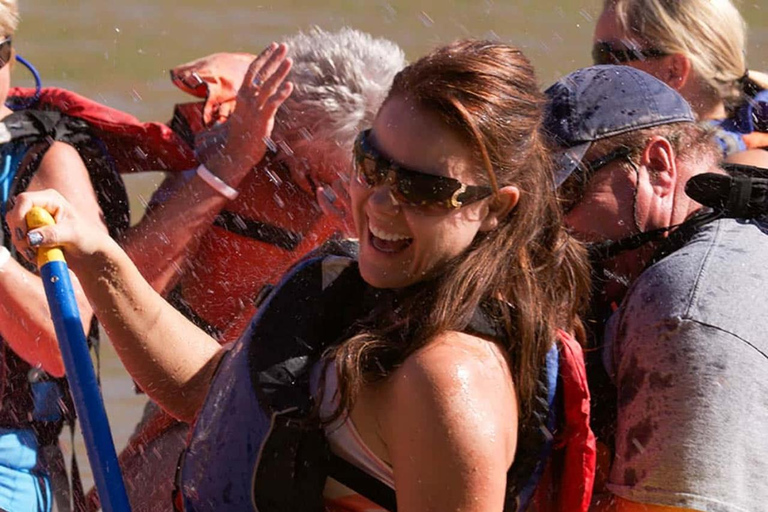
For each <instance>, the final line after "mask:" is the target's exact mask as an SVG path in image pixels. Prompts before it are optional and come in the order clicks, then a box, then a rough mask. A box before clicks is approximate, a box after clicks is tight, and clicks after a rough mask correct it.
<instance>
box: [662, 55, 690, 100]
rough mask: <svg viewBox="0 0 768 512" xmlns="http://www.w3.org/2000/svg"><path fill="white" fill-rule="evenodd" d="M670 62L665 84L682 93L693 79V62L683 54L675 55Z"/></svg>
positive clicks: (671, 56) (669, 57)
mask: <svg viewBox="0 0 768 512" xmlns="http://www.w3.org/2000/svg"><path fill="white" fill-rule="evenodd" d="M667 59H668V60H669V62H668V65H667V69H666V71H665V73H666V76H665V77H664V82H665V83H666V84H667V85H669V86H670V87H672V88H673V89H674V90H676V91H681V90H682V89H683V87H685V84H687V83H688V80H689V79H690V78H691V69H692V67H691V60H690V59H689V58H688V57H686V56H685V55H683V54H682V53H673V54H672V55H669V56H668V57H667Z"/></svg>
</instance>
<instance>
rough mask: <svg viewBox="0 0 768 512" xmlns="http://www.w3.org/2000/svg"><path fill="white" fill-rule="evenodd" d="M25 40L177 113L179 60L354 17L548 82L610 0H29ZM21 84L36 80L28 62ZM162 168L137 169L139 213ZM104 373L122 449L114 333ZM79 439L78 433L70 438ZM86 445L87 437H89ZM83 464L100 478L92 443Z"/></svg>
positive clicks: (758, 32) (580, 55)
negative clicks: (506, 61)
mask: <svg viewBox="0 0 768 512" xmlns="http://www.w3.org/2000/svg"><path fill="white" fill-rule="evenodd" d="M759 2H760V3H758V2H755V1H750V2H745V3H742V4H741V6H740V7H741V10H742V13H743V14H744V17H745V19H747V20H748V22H749V25H750V44H749V53H748V55H749V56H750V58H749V63H750V67H752V68H753V69H757V70H766V69H768V51H767V50H768V4H766V3H765V2H764V0H759ZM20 3H21V6H20V7H21V15H22V21H21V25H20V28H19V30H18V32H17V37H16V38H15V41H14V44H15V46H16V48H17V50H18V51H19V53H20V54H22V55H23V56H25V57H26V58H27V59H29V60H31V61H32V62H33V63H34V64H35V66H36V67H37V69H38V70H39V71H40V74H41V75H42V78H43V82H44V85H48V86H58V87H65V88H68V89H71V90H74V91H76V92H79V93H81V94H84V95H86V96H88V97H90V98H92V99H95V100H97V101H100V102H102V103H105V104H107V105H109V106H111V107H114V108H118V109H121V110H125V111H127V112H129V113H131V114H134V115H135V116H137V117H138V118H140V119H141V120H143V121H166V120H168V119H169V117H170V115H171V112H172V108H173V105H174V103H176V102H183V101H189V97H188V96H185V95H184V94H183V93H181V92H180V91H178V90H177V89H176V88H175V87H174V86H173V85H172V84H171V82H170V80H169V79H168V70H169V69H170V68H172V67H174V66H176V65H178V64H181V63H184V62H188V61H190V60H193V59H196V58H198V57H202V56H204V55H208V54H210V53H214V52H219V51H245V52H250V53H258V51H259V50H260V49H261V48H263V47H264V46H266V45H267V44H268V43H269V42H271V41H272V40H276V39H280V38H281V36H283V35H286V34H291V33H294V32H296V31H298V30H301V29H307V28H310V27H311V26H313V25H318V26H320V27H322V28H324V29H328V30H330V29H336V28H340V27H342V26H345V25H350V26H353V27H355V28H358V29H361V30H365V31H368V32H370V33H372V34H374V35H376V36H381V37H386V38H389V39H392V40H394V41H395V42H397V43H398V44H400V45H401V46H402V47H403V49H404V50H405V51H406V54H407V55H408V57H409V58H410V59H414V58H416V57H418V56H419V55H420V54H422V53H424V52H425V51H427V50H429V49H430V48H432V47H434V46H436V45H438V44H440V43H445V42H449V41H451V40H453V39H456V38H460V37H470V36H471V37H487V38H498V39H501V40H504V41H510V42H512V43H514V44H516V45H518V46H520V47H521V48H523V50H524V51H525V52H526V54H527V55H528V56H529V57H530V58H531V59H532V60H533V62H534V64H535V65H536V68H537V70H538V75H539V80H540V82H541V84H542V86H544V85H547V84H549V83H551V82H552V81H554V80H555V79H557V78H558V77H560V76H562V75H563V74H565V73H568V72H569V71H571V70H573V69H575V68H578V67H581V66H585V65H588V64H589V63H590V58H589V51H590V44H591V37H592V29H593V26H594V22H595V19H596V17H597V14H598V13H599V9H600V5H601V2H600V1H599V0H585V1H580V0H519V1H514V2H513V1H492V0H485V1H482V0H475V1H472V0H393V1H385V0H360V1H354V0H324V1H322V2H320V1H318V0H284V1H281V2H277V1H270V0H265V1H264V2H256V1H253V0H227V1H226V2H224V1H218V2H215V1H210V0H209V1H204V0H131V1H124V2H116V1H108V0H34V1H29V0H20ZM13 83H14V85H27V86H29V85H31V84H32V81H31V79H30V77H29V75H28V74H27V73H26V71H25V70H24V69H23V68H22V67H20V66H19V67H17V68H16V69H15V71H14V75H13ZM160 178H161V175H160V174H158V173H148V174H146V175H141V176H129V177H127V178H126V181H127V183H128V186H129V191H130V194H131V197H132V209H133V217H134V219H136V218H138V217H139V216H140V215H141V205H142V202H143V198H146V197H148V195H149V194H151V191H152V189H153V188H154V187H155V186H156V184H157V182H158V180H159V179H160ZM103 345H104V346H103V349H102V356H101V379H102V384H103V390H104V398H105V401H106V405H107V410H108V413H109V416H110V422H111V426H112V430H113V434H114V438H115V443H116V445H117V446H118V448H121V447H122V446H124V445H125V442H126V440H127V438H128V436H129V435H130V433H131V431H132V429H133V426H134V424H135V423H136V421H137V418H138V417H139V415H140V412H141V408H142V406H143V404H144V401H145V399H144V398H143V397H142V396H140V395H136V394H135V393H134V392H133V385H132V382H131V380H130V378H129V377H128V376H127V374H126V373H125V371H124V370H123V369H122V367H121V365H120V362H119V361H118V360H117V358H116V357H115V355H114V352H113V351H112V350H111V347H110V346H109V344H108V343H104V344H103ZM64 441H65V444H66V445H67V448H69V443H68V442H66V439H65V440H64ZM76 444H81V443H80V442H77V443H76ZM78 452H79V454H80V457H79V458H80V460H81V470H82V471H83V473H84V479H85V480H86V483H88V482H89V481H90V472H89V470H88V468H87V460H86V457H85V451H84V449H83V448H82V446H80V448H79V449H78Z"/></svg>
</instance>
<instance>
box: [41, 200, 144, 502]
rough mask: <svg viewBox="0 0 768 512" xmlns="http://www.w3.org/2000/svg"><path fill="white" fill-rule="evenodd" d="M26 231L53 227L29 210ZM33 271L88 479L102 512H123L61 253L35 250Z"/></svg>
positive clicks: (102, 414) (112, 452)
mask: <svg viewBox="0 0 768 512" xmlns="http://www.w3.org/2000/svg"><path fill="white" fill-rule="evenodd" d="M26 221H27V227H28V228H29V229H34V228H39V227H41V226H46V225H50V224H54V223H55V221H54V220H53V217H52V216H51V214H50V213H48V211H46V210H44V209H43V208H39V207H35V208H32V209H31V210H30V211H29V212H28V213H27V216H26ZM37 266H38V268H39V269H40V276H41V277H42V279H43V286H44V288H45V295H46V297H47V298H48V306H49V308H50V310H51V318H52V319H53V325H54V328H55V330H56V337H57V338H58V340H59V348H60V349H61V356H62V359H63V360H64V367H65V369H66V372H67V379H68V380H69V387H70V389H71V391H72V397H73V398H74V402H75V409H76V410H77V416H78V417H79V419H80V427H81V430H82V432H83V439H84V440H85V447H86V450H87V451H88V460H89V461H90V463H91V471H92V472H93V479H94V481H95V482H96V489H98V491H99V496H100V497H101V503H102V507H103V509H104V511H105V512H129V511H130V505H129V503H128V495H127V494H126V492H125V484H124V483H123V477H122V475H121V473H120V466H119V465H118V463H117V454H116V453H115V445H114V442H113V440H112V432H111V431H110V430H109V421H108V419H107V413H106V410H105V409H104V402H103V401H102V399H101V392H100V390H99V386H98V383H97V381H96V373H95V372H94V370H93V363H92V362H91V356H90V353H89V351H88V342H87V341H86V337H85V332H83V324H82V322H81V320H80V311H79V310H78V307H77V302H76V300H75V294H74V291H73V290H72V281H71V280H70V278H69V270H68V269H67V263H66V262H65V261H64V253H63V252H62V251H61V249H59V248H49V249H42V248H41V249H38V251H37Z"/></svg>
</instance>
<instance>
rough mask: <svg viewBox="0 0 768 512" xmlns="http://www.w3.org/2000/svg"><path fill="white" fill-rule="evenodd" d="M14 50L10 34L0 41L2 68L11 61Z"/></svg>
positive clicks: (0, 64) (0, 62)
mask: <svg viewBox="0 0 768 512" xmlns="http://www.w3.org/2000/svg"><path fill="white" fill-rule="evenodd" d="M12 50H13V46H12V45H11V38H10V36H9V37H6V38H5V39H3V40H2V41H0V69H2V68H3V67H5V65H6V64H8V63H9V62H10V61H11V56H12V54H13V52H12Z"/></svg>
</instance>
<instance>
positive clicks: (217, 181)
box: [196, 164, 240, 201]
mask: <svg viewBox="0 0 768 512" xmlns="http://www.w3.org/2000/svg"><path fill="white" fill-rule="evenodd" d="M196 173H197V175H198V176H200V179H201V180H203V181H204V182H206V183H207V184H208V186H209V187H211V188H212V189H213V190H215V191H216V192H218V193H219V194H220V195H221V196H223V197H225V198H227V199H229V200H230V201H234V200H235V199H237V196H238V195H239V194H240V192H238V191H237V190H236V189H234V188H232V187H230V186H229V185H227V184H226V183H224V181H223V180H222V179H221V178H219V177H218V176H216V175H215V174H213V173H212V172H211V171H209V170H208V168H206V167H205V166H204V165H202V164H200V166H199V167H198V168H197V171H196Z"/></svg>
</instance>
